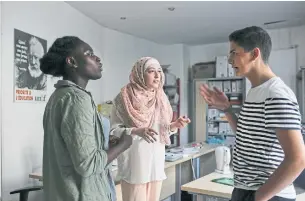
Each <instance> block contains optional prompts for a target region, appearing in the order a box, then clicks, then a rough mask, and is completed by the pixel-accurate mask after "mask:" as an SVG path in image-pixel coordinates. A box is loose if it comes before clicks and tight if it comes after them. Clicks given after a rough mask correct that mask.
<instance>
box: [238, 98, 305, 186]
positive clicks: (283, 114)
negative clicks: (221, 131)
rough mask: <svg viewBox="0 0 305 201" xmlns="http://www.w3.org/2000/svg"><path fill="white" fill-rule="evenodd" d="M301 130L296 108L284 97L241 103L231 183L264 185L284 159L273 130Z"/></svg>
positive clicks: (295, 105)
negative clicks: (232, 180) (232, 181)
mask: <svg viewBox="0 0 305 201" xmlns="http://www.w3.org/2000/svg"><path fill="white" fill-rule="evenodd" d="M277 128H280V129H301V116H300V112H299V106H298V104H297V103H295V102H292V101H291V100H289V99H285V98H268V99H266V100H265V101H264V102H249V101H246V102H245V103H244V104H243V107H242V109H241V112H240V113H239V117H238V123H237V131H236V144H235V147H234V150H233V152H234V153H233V169H234V181H235V183H236V184H238V185H243V186H247V187H249V188H251V187H255V186H260V185H263V184H264V183H265V182H266V180H268V178H269V177H270V175H271V174H272V173H273V172H274V170H275V169H276V168H278V166H279V165H280V164H281V162H282V161H283V159H284V152H283V150H282V147H281V145H280V144H279V141H278V139H277V136H276V133H275V129H277Z"/></svg>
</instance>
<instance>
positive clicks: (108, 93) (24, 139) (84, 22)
mask: <svg viewBox="0 0 305 201" xmlns="http://www.w3.org/2000/svg"><path fill="white" fill-rule="evenodd" d="M14 28H17V29H20V30H22V31H25V32H28V33H31V34H33V35H37V36H39V37H41V38H43V39H46V40H47V41H48V47H49V46H50V45H51V43H53V41H54V40H55V39H56V38H57V37H61V36H63V35H76V36H79V37H80V38H81V39H83V40H84V41H86V42H87V43H89V44H90V45H91V46H92V47H93V49H94V50H95V53H96V54H97V55H101V56H102V61H103V63H104V67H105V72H104V74H103V78H102V79H100V80H98V81H94V82H91V83H89V85H88V89H89V90H90V91H91V92H92V94H93V96H94V99H95V101H96V102H97V103H100V102H102V101H105V100H109V99H113V98H114V96H115V95H116V94H117V93H118V92H119V90H120V88H121V87H122V86H123V85H124V84H126V83H127V82H128V75H129V73H130V70H131V68H132V65H133V63H134V62H135V61H136V59H138V58H139V57H141V56H154V57H156V58H157V59H159V60H160V62H161V63H165V62H166V63H170V64H173V66H175V67H177V69H182V66H181V63H182V59H181V58H180V57H182V51H180V49H179V47H178V48H177V49H178V51H177V50H176V47H175V46H173V47H166V46H163V45H159V44H156V43H153V42H149V41H147V40H143V39H138V38H136V37H133V36H130V35H126V34H122V33H119V32H117V31H113V30H109V29H107V28H103V27H101V26H99V25H98V24H97V23H95V22H94V21H92V20H91V19H89V18H87V17H85V16H84V15H82V14H81V13H79V12H78V11H76V10H75V9H74V8H72V7H70V6H69V5H68V4H66V3H64V2H2V33H3V35H2V41H3V43H2V52H3V54H2V58H1V71H2V74H1V82H2V101H3V102H2V107H1V108H2V109H3V111H2V115H3V117H4V118H3V120H2V137H3V141H2V146H3V147H2V148H3V149H2V150H3V153H2V171H3V172H2V195H3V200H4V201H11V200H14V201H15V200H17V196H11V195H9V192H10V191H12V190H14V189H16V188H19V187H23V186H25V185H27V184H31V183H32V180H30V179H29V178H28V174H29V173H31V172H32V171H35V170H36V169H37V168H41V164H42V161H41V160H42V146H43V144H42V142H43V129H42V115H43V111H44V107H45V104H44V103H35V104H29V103H27V104H25V103H14V102H13V73H14V69H13V61H14V58H13V52H14V50H13V47H14V46H13V44H14V39H13V36H14V32H13V31H14ZM181 47H182V46H181ZM167 54H168V55H169V56H166V55H167ZM175 71H176V69H175ZM177 73H181V72H180V70H177ZM55 81H56V80H54V79H52V80H49V82H48V84H49V85H48V94H51V93H52V92H53V84H54V82H55ZM33 195H34V196H33ZM30 197H31V199H30V200H37V201H38V200H42V198H41V193H34V194H32V196H30Z"/></svg>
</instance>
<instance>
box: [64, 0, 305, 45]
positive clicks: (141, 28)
mask: <svg viewBox="0 0 305 201" xmlns="http://www.w3.org/2000/svg"><path fill="white" fill-rule="evenodd" d="M66 3H68V4H70V5H71V6H72V7H74V8H75V9H77V10H79V11H80V12H82V13H83V14H85V15H86V16H88V17H90V18H91V19H93V20H94V21H96V22H97V23H99V24H100V25H102V26H104V27H108V28H110V29H114V30H118V31H120V32H123V33H128V34H131V35H134V36H137V37H140V38H144V39H148V40H151V41H154V42H157V43H161V44H180V43H183V44H188V45H197V44H207V43H218V42H225V41H227V39H228V35H229V34H230V33H231V32H232V31H234V30H236V29H239V28H243V27H246V26H251V25H257V26H261V27H263V28H266V29H274V28H285V27H291V26H299V25H304V24H305V1H303V2H302V1H299V2H289V1H287V2H283V1H279V2H276V1H273V2H272V1H266V2H263V1H256V2H255V1H249V2H247V1H245V2H242V1H232V2H230V1H222V2H220V1H193V2H191V1H190V2H186V1H185V2H181V1H178V2H175V1H167V2H166V1H155V2H152V1H148V2H144V1H143V2H141V1H132V2H128V1H120V2H118V1H68V2H66ZM170 7H174V8H175V9H174V11H169V10H168V8H170ZM121 17H125V18H126V19H125V20H122V19H121ZM280 20H286V21H285V22H281V23H277V24H272V25H264V23H268V22H273V21H280Z"/></svg>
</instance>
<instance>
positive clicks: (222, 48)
mask: <svg viewBox="0 0 305 201" xmlns="http://www.w3.org/2000/svg"><path fill="white" fill-rule="evenodd" d="M268 33H269V34H270V36H271V40H272V47H273V50H277V49H286V48H289V47H291V46H293V45H298V54H297V55H298V56H297V61H298V63H297V66H305V57H304V55H305V37H304V35H305V26H299V27H292V28H285V29H275V30H270V31H268ZM228 52H229V43H228V42H225V43H215V44H208V45H198V46H191V47H190V62H191V65H193V64H195V63H197V62H207V61H214V60H215V57H216V56H224V55H228Z"/></svg>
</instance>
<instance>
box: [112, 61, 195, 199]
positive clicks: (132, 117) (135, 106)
mask: <svg viewBox="0 0 305 201" xmlns="http://www.w3.org/2000/svg"><path fill="white" fill-rule="evenodd" d="M163 85H164V74H163V71H162V68H161V66H160V63H159V62H158V61H157V60H156V59H155V58H152V57H143V58H141V59H139V60H138V61H137V62H136V63H135V65H134V66H133V69H132V72H131V74H130V83H128V84H127V85H126V86H125V87H123V88H122V89H121V92H120V93H119V94H118V95H117V97H116V98H115V99H114V106H113V110H112V115H111V135H115V136H117V137H120V136H122V135H131V136H132V137H133V144H132V145H131V147H130V148H129V149H128V150H126V151H125V152H123V153H122V154H121V155H120V156H119V157H118V174H119V176H120V178H121V179H122V182H121V188H122V196H123V201H159V199H160V193H161V186H162V181H163V180H164V179H166V175H165V172H164V163H165V145H166V144H167V145H169V144H170V138H169V137H170V135H171V134H172V133H174V132H176V130H177V129H180V128H183V127H185V126H186V125H187V124H188V123H190V119H189V118H187V117H179V118H178V119H177V120H176V121H174V122H172V118H173V111H172V107H171V105H170V103H169V100H168V98H167V96H166V95H165V93H164V91H163Z"/></svg>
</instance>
